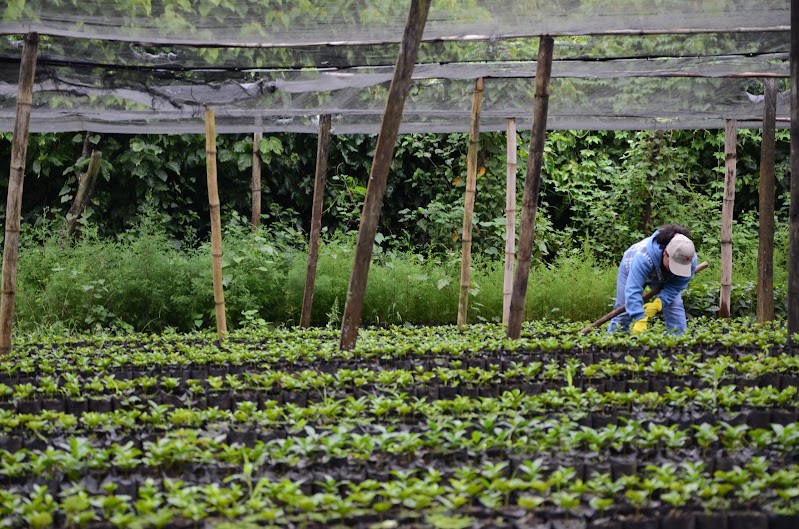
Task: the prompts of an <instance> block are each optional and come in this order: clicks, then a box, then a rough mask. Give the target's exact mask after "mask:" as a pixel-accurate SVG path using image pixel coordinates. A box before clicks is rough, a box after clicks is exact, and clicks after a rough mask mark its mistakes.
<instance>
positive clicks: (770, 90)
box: [757, 79, 777, 323]
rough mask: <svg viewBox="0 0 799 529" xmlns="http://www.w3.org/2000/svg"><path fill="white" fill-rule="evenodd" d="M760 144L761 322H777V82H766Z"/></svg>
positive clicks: (758, 270)
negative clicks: (775, 187)
mask: <svg viewBox="0 0 799 529" xmlns="http://www.w3.org/2000/svg"><path fill="white" fill-rule="evenodd" d="M764 84H765V98H764V101H763V137H762V141H761V144H760V188H759V192H760V205H759V210H760V235H759V241H758V251H757V321H758V323H765V322H767V321H771V320H773V319H774V156H775V154H774V153H775V148H776V147H775V129H776V121H775V119H776V116H777V82H776V81H775V80H774V79H766V80H765V81H764Z"/></svg>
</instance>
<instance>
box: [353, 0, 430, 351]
mask: <svg viewBox="0 0 799 529" xmlns="http://www.w3.org/2000/svg"><path fill="white" fill-rule="evenodd" d="M429 10H430V0H411V8H410V11H409V13H408V22H407V24H406V26H405V33H404V35H403V37H402V43H401V44H400V50H399V54H398V55H397V64H396V66H395V68H394V77H393V79H392V80H391V86H390V87H389V89H388V98H387V100H386V108H385V111H384V113H383V122H382V124H381V126H380V134H379V136H378V137H377V147H376V148H375V154H374V158H373V160H372V170H371V172H370V175H369V184H368V185H367V188H366V198H365V199H364V202H363V210H362V212H361V225H360V227H359V229H358V244H357V246H356V248H355V260H354V263H353V265H352V275H351V276H350V285H349V289H348V290H347V301H346V302H345V304H344V314H343V316H342V319H341V337H340V339H339V349H341V350H349V349H352V348H354V347H355V342H356V340H357V338H358V326H359V325H360V323H361V311H362V310H363V297H364V293H365V291H366V280H367V278H368V275H369V262H370V261H371V259H372V247H373V246H374V242H375V233H376V232H377V222H378V220H379V218H380V210H381V209H382V206H383V195H384V194H385V191H386V180H387V178H388V171H389V169H390V167H391V160H392V158H393V157H394V145H395V143H396V141H397V134H398V132H399V126H400V122H401V121H402V110H403V108H404V107H405V98H406V97H407V95H408V91H409V89H410V82H411V75H412V74H413V67H414V65H415V63H416V58H417V56H418V54H419V43H420V41H421V39H422V32H423V31H424V26H425V23H426V22H427V13H428V11H429Z"/></svg>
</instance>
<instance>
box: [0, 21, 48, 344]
mask: <svg viewBox="0 0 799 529" xmlns="http://www.w3.org/2000/svg"><path fill="white" fill-rule="evenodd" d="M38 48H39V34H38V33H28V34H27V35H25V41H24V42H23V44H22V58H21V60H20V64H19V86H18V89H17V115H16V118H15V120H14V136H13V139H12V143H11V171H10V172H9V175H8V198H7V200H6V233H5V239H4V241H3V292H2V299H0V355H4V354H8V353H9V352H10V351H11V328H12V326H13V323H14V296H15V294H16V290H17V260H18V259H19V217H20V213H21V211H22V188H23V182H24V180H25V156H26V155H27V151H28V130H29V128H30V119H31V105H32V104H33V80H34V77H35V74H36V52H37V50H38Z"/></svg>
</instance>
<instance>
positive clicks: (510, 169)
mask: <svg viewBox="0 0 799 529" xmlns="http://www.w3.org/2000/svg"><path fill="white" fill-rule="evenodd" d="M507 134H508V137H507V144H508V146H507V151H508V153H507V158H508V162H507V167H506V171H505V280H504V282H503V288H502V323H504V324H505V325H507V324H508V316H509V315H510V298H511V294H513V260H514V259H515V257H516V118H508V133H507Z"/></svg>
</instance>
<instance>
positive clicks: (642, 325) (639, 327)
mask: <svg viewBox="0 0 799 529" xmlns="http://www.w3.org/2000/svg"><path fill="white" fill-rule="evenodd" d="M647 320H649V318H647V317H646V316H644V317H643V318H641V319H640V320H638V321H637V322H635V324H633V334H641V333H642V332H644V331H645V330H646V322H647Z"/></svg>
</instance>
